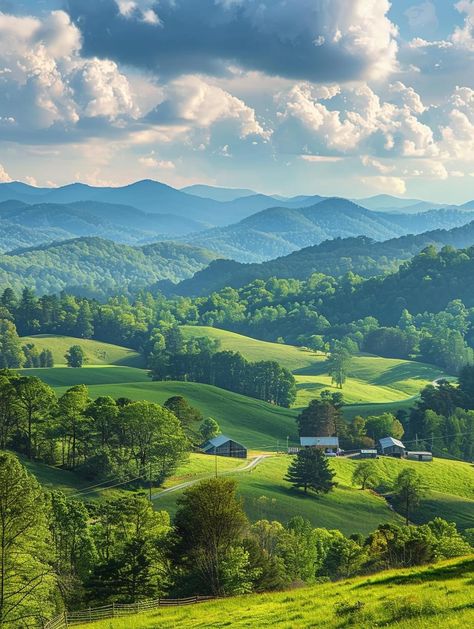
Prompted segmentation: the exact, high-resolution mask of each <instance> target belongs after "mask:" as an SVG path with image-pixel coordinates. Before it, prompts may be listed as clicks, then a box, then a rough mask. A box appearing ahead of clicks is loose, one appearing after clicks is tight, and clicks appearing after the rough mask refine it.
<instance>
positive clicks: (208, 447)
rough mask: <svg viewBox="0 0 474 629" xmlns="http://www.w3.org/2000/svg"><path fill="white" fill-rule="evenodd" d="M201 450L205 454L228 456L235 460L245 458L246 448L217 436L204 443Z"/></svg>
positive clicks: (226, 438)
mask: <svg viewBox="0 0 474 629" xmlns="http://www.w3.org/2000/svg"><path fill="white" fill-rule="evenodd" d="M201 450H202V451H203V452H204V453H205V454H216V455H217V456H229V457H233V458H236V459H246V458H247V448H246V447H245V446H243V445H242V444H241V443H238V442H237V441H234V440H233V439H230V438H229V437H226V436H225V435H219V436H218V437H214V439H209V441H206V443H205V444H204V445H202V446H201Z"/></svg>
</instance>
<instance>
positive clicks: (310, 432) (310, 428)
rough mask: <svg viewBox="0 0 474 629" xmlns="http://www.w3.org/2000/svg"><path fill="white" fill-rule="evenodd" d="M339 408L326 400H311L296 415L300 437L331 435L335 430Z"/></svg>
mask: <svg viewBox="0 0 474 629" xmlns="http://www.w3.org/2000/svg"><path fill="white" fill-rule="evenodd" d="M339 420H340V409H338V408H336V407H335V406H334V404H333V403H332V402H330V401H328V400H326V399H325V400H311V402H310V403H309V405H308V406H307V408H305V409H303V411H301V413H300V414H299V416H298V419H297V423H298V430H299V435H300V437H332V436H333V435H335V434H336V432H337V426H338V423H339Z"/></svg>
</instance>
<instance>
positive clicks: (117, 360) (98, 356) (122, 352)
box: [21, 334, 144, 367]
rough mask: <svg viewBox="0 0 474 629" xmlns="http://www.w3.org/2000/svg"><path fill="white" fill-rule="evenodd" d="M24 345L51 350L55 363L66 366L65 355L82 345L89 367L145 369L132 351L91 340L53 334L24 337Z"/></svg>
mask: <svg viewBox="0 0 474 629" xmlns="http://www.w3.org/2000/svg"><path fill="white" fill-rule="evenodd" d="M21 342H22V344H26V343H34V345H36V347H37V348H38V349H39V350H40V351H41V350H42V349H50V350H51V351H52V352H53V356H54V363H55V364H56V365H65V364H66V359H65V358H64V354H65V353H66V351H67V350H68V349H69V348H70V347H71V345H80V346H81V347H82V349H83V350H84V352H85V354H86V359H87V364H88V365H123V366H127V367H144V360H143V357H142V356H141V355H140V354H139V353H138V352H135V351H134V350H132V349H128V348H126V347H120V346H119V345H111V344H110V343H102V342H100V341H91V340H89V339H77V338H74V337H72V336H57V335H52V334H39V335H36V336H24V337H23V338H22V339H21Z"/></svg>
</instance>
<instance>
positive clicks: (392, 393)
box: [182, 326, 444, 413]
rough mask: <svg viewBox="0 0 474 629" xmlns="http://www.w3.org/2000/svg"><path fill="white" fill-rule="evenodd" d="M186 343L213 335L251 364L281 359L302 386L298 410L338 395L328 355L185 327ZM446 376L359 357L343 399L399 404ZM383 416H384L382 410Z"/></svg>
mask: <svg viewBox="0 0 474 629" xmlns="http://www.w3.org/2000/svg"><path fill="white" fill-rule="evenodd" d="M182 329H183V333H184V336H185V337H186V338H191V337H193V336H209V337H210V338H213V339H218V340H219V341H220V344H221V348H222V349H225V350H234V351H239V352H240V353H241V354H242V355H243V356H245V358H247V359H248V360H252V361H254V360H276V361H277V362H279V363H280V364H281V365H283V366H285V367H287V368H288V369H290V370H291V371H292V372H293V374H294V376H295V378H296V383H297V399H296V403H295V407H296V408H300V407H303V406H307V404H308V403H309V402H310V400H312V399H314V398H315V397H317V396H318V395H319V393H320V392H321V391H322V390H323V389H331V390H334V391H336V390H337V389H336V388H335V387H334V386H333V384H332V382H331V378H330V376H329V375H328V373H327V370H326V369H327V368H326V359H325V356H324V355H323V354H320V353H315V352H311V351H309V350H305V349H302V348H299V347H294V346H292V345H282V344H279V343H267V342H264V341H258V340H256V339H252V338H249V337H247V336H242V335H240V334H234V333H233V332H227V331H225V330H219V329H217V328H210V327H193V326H184V327H183V328H182ZM442 375H444V374H443V373H442V371H441V370H440V369H438V368H437V367H432V366H431V365H426V364H424V363H418V362H414V361H409V360H399V359H391V358H381V357H378V356H367V355H358V356H355V357H354V358H353V360H352V365H351V367H350V370H349V377H348V379H347V382H346V384H345V385H344V389H343V391H342V392H343V394H344V398H345V401H346V403H347V404H350V405H352V404H360V405H369V406H370V408H369V409H368V411H367V412H368V413H371V412H372V410H371V408H372V404H374V405H377V404H388V405H389V407H390V408H391V407H392V403H396V404H398V403H400V402H403V401H406V400H407V399H409V398H412V397H414V396H416V395H418V393H419V392H420V391H421V389H423V388H424V387H425V386H426V385H427V384H429V383H430V382H432V381H433V380H435V379H436V378H439V377H440V376H442ZM382 412H383V411H382Z"/></svg>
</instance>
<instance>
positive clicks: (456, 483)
mask: <svg viewBox="0 0 474 629" xmlns="http://www.w3.org/2000/svg"><path fill="white" fill-rule="evenodd" d="M199 457H201V458H202V459H203V462H202V464H201V465H203V466H206V465H207V469H208V470H210V472H209V474H208V475H212V474H213V472H214V469H213V457H207V456H206V455H195V458H194V459H193V461H192V463H191V467H189V466H184V467H183V468H181V470H180V472H179V474H178V475H177V477H173V478H170V479H168V481H167V487H171V486H173V485H177V484H179V483H181V482H183V480H191V479H193V477H194V475H195V474H196V473H200V474H201V472H203V471H204V472H205V471H206V470H205V469H204V470H203V469H201V468H198V470H199V471H198V472H196V471H195V470H196V465H197V464H198V461H199ZM209 459H211V461H210V462H209V463H206V460H209ZM290 460H291V457H289V456H285V455H279V456H275V457H271V458H268V459H266V460H265V461H263V462H262V463H261V464H260V465H259V466H258V467H256V468H255V469H253V470H252V471H251V472H249V473H243V474H235V479H236V480H237V482H238V488H239V494H240V496H241V497H242V500H243V503H244V507H245V511H246V513H247V515H248V516H249V518H250V519H251V520H258V519H269V520H279V521H280V522H287V521H288V520H289V519H290V518H291V517H292V516H294V515H302V516H303V517H305V518H308V519H309V520H310V521H311V522H312V524H313V525H314V526H319V527H325V528H337V529H339V530H341V531H343V532H344V533H346V534H348V535H349V534H352V533H364V534H367V533H369V532H370V531H372V530H374V529H375V528H377V526H378V524H379V523H381V522H392V521H400V518H399V516H398V515H397V514H395V513H394V512H393V511H392V510H391V509H390V507H389V505H388V503H387V501H386V500H385V499H384V498H382V497H380V496H379V495H377V494H375V493H374V492H370V491H360V489H358V488H357V487H354V486H353V485H352V473H353V470H354V468H355V466H356V465H357V461H355V460H352V459H347V458H339V459H331V466H332V467H333V469H334V471H335V472H336V477H335V480H336V482H337V483H338V486H337V488H336V490H335V491H334V492H332V493H330V494H328V495H327V496H322V497H319V498H314V497H307V496H305V495H304V494H303V493H302V492H299V491H294V490H292V489H291V487H290V484H289V483H287V482H286V481H284V480H283V478H284V476H285V474H286V471H287V469H288V465H289V463H290ZM218 465H219V472H220V473H221V472H226V471H227V470H228V469H229V468H228V459H224V458H219V461H218ZM375 465H376V467H377V474H378V477H379V487H378V490H379V492H381V493H387V492H389V491H390V488H391V486H392V484H393V481H394V480H395V478H396V477H397V475H398V474H399V472H400V471H401V470H402V469H404V468H406V467H412V468H413V469H415V470H416V471H417V472H418V473H419V474H420V476H421V478H422V479H423V482H424V484H426V485H427V486H429V488H430V491H429V493H427V495H426V497H425V498H424V499H423V501H422V504H421V506H420V508H419V510H418V511H417V512H416V514H415V515H414V518H413V519H414V521H416V522H417V523H423V522H427V521H429V520H431V519H433V518H434V517H436V516H439V517H443V518H445V519H447V520H450V521H452V522H456V524H457V525H458V527H459V528H460V529H465V528H469V527H471V526H472V525H473V522H474V467H473V466H471V465H469V464H468V463H461V462H457V461H447V460H444V459H435V460H434V461H433V462H432V463H418V462H415V461H400V460H398V459H392V458H388V457H381V458H380V459H377V460H376V461H375ZM200 477H201V476H200ZM182 491H183V490H179V491H176V492H172V493H168V494H164V495H163V496H162V497H161V498H157V499H156V501H155V505H156V508H160V509H166V510H167V511H169V512H170V513H172V514H174V513H175V511H176V501H177V499H178V497H179V496H180V495H181V494H182Z"/></svg>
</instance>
